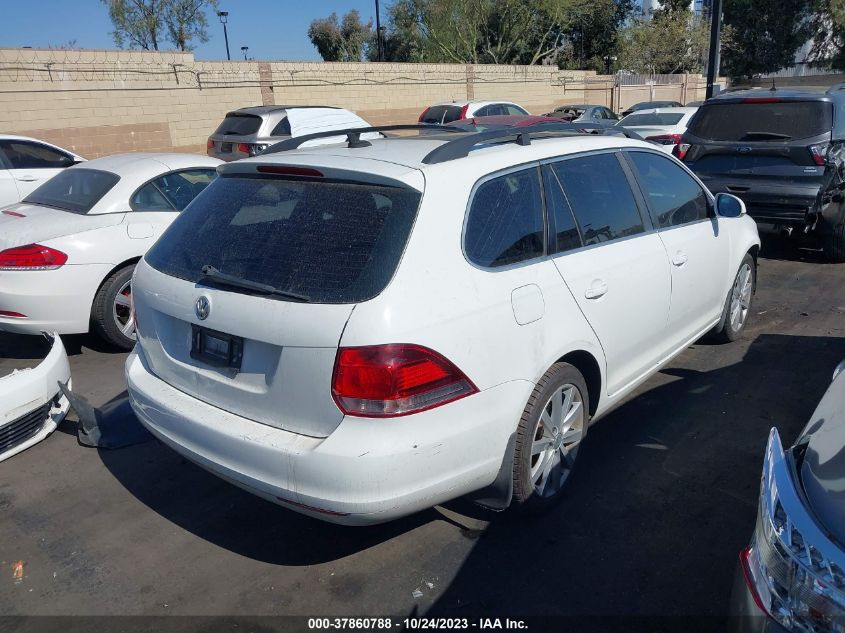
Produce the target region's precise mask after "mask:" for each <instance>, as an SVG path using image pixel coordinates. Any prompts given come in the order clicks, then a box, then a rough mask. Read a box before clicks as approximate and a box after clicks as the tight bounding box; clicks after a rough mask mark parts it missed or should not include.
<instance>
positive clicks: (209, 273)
mask: <svg viewBox="0 0 845 633" xmlns="http://www.w3.org/2000/svg"><path fill="white" fill-rule="evenodd" d="M202 279H205V280H208V281H212V282H217V283H219V284H222V285H224V286H231V287H233V288H243V289H244V290H252V291H253V292H257V293H259V294H262V295H272V296H276V297H284V298H286V299H294V300H296V301H302V302H303V303H307V302H308V301H311V298H310V297H309V296H307V295H301V294H298V293H296V292H288V291H287V290H280V289H279V288H276V287H275V286H271V285H270V284H263V283H261V282H259V281H250V280H249V279H243V278H241V277H235V276H234V275H228V274H226V273H224V272H220V271H219V270H218V269H217V268H215V267H214V266H212V265H211V264H206V265H205V266H203V267H202Z"/></svg>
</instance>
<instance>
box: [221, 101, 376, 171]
mask: <svg viewBox="0 0 845 633" xmlns="http://www.w3.org/2000/svg"><path fill="white" fill-rule="evenodd" d="M361 127H370V124H369V123H367V122H366V121H364V119H362V118H361V117H359V116H358V115H356V114H354V113H352V112H350V111H349V110H345V109H343V108H335V107H332V106H290V105H287V106H285V105H272V106H254V107H249V108H241V109H240V110H235V111H233V112H229V113H227V114H226V117H225V118H224V119H223V122H222V123H221V124H220V125H219V126H218V127H217V129H216V130H215V131H214V133H213V134H212V135H211V136H209V137H208V142H207V143H206V154H208V155H209V156H211V157H212V158H219V159H220V160H225V161H232V160H238V159H240V158H249V157H250V156H256V155H258V154H260V153H261V152H262V151H264V150H265V149H267V148H268V147H269V146H270V145H272V144H274V143H278V142H280V141H284V140H286V139H289V138H290V137H291V136H303V135H305V134H311V133H314V132H325V131H326V130H343V129H349V128H361ZM362 138H367V136H366V135H362ZM322 142H323V143H325V142H326V139H322ZM329 142H331V141H329Z"/></svg>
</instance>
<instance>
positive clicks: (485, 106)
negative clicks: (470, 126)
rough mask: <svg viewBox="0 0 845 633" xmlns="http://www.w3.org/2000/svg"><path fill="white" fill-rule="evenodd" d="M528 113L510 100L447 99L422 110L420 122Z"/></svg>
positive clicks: (437, 122) (440, 122)
mask: <svg viewBox="0 0 845 633" xmlns="http://www.w3.org/2000/svg"><path fill="white" fill-rule="evenodd" d="M512 114H523V115H525V114H528V112H527V111H526V110H525V108H523V107H521V106H518V105H516V104H515V103H511V102H510V101H448V102H444V103H435V104H434V105H432V106H429V107H427V108H426V109H425V110H423V112H422V114H421V115H420V118H419V122H420V123H431V124H436V125H446V124H447V123H452V122H453V121H459V120H461V119H471V118H473V117H482V116H484V117H486V116H504V115H512Z"/></svg>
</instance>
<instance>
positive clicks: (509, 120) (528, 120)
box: [447, 114, 567, 127]
mask: <svg viewBox="0 0 845 633" xmlns="http://www.w3.org/2000/svg"><path fill="white" fill-rule="evenodd" d="M566 120H567V119H563V118H561V117H554V116H546V115H544V114H494V115H490V116H476V117H469V118H468V119H459V120H458V121H452V122H451V123H448V124H447V125H451V126H456V125H461V124H462V125H465V126H470V125H472V124H473V123H478V124H483V125H502V126H505V127H526V126H529V125H536V124H537V123H561V122H562V121H566Z"/></svg>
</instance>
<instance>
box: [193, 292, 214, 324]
mask: <svg viewBox="0 0 845 633" xmlns="http://www.w3.org/2000/svg"><path fill="white" fill-rule="evenodd" d="M194 310H195V311H196V313H197V316H198V317H199V319H200V321H205V320H206V319H207V318H208V314H209V312H211V302H210V301H209V300H208V297H205V296H203V297H200V298H199V299H197V302H196V303H195V304H194Z"/></svg>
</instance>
